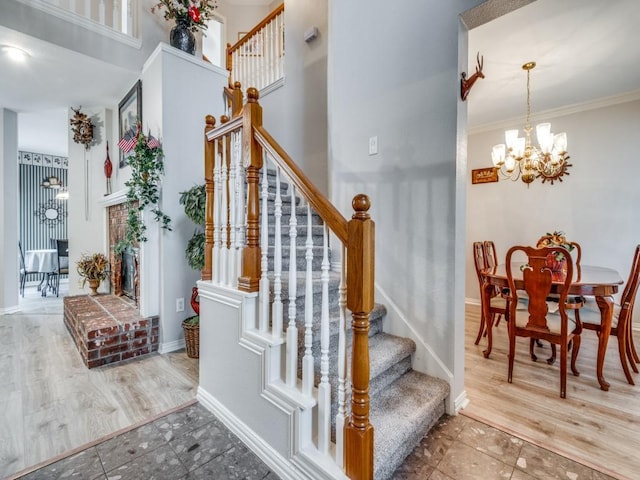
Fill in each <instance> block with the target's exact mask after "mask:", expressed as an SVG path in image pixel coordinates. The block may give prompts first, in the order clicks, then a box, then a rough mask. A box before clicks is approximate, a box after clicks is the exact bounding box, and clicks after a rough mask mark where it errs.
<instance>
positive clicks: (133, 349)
mask: <svg viewBox="0 0 640 480" xmlns="http://www.w3.org/2000/svg"><path fill="white" fill-rule="evenodd" d="M64 323H65V325H66V326H67V329H68V330H69V333H71V336H72V337H73V340H74V342H75V344H76V347H77V348H78V351H79V352H80V355H81V356H82V360H83V361H84V364H85V365H86V366H87V368H94V367H99V366H102V365H106V364H109V363H115V362H119V361H122V360H127V359H129V358H133V357H137V356H140V355H145V354H148V353H151V352H154V351H156V350H157V349H158V317H149V318H144V317H141V316H140V314H139V312H138V310H137V309H136V308H135V305H133V304H132V303H130V302H129V301H128V300H125V299H123V298H121V297H116V296H115V295H96V296H89V295H78V296H73V297H65V298H64Z"/></svg>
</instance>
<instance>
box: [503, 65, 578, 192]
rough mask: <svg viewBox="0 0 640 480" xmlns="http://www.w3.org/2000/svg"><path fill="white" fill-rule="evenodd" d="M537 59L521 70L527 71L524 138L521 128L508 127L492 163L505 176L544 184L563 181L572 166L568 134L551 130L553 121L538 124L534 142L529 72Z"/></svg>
mask: <svg viewBox="0 0 640 480" xmlns="http://www.w3.org/2000/svg"><path fill="white" fill-rule="evenodd" d="M535 66H536V62H527V63H525V64H524V65H523V66H522V69H523V70H525V71H526V72H527V122H526V124H525V127H524V137H518V130H507V131H506V132H505V142H506V144H504V143H502V144H500V145H494V147H493V150H492V151H491V160H492V161H493V166H494V167H495V168H496V170H497V171H498V172H499V173H500V175H501V176H502V177H504V178H508V179H511V180H513V181H516V180H518V178H521V179H522V181H523V182H524V183H526V184H527V185H529V184H530V183H531V182H533V181H534V180H535V179H536V178H541V179H542V183H545V182H546V181H547V180H549V181H550V182H551V184H552V185H553V182H554V181H555V180H559V181H562V176H563V175H565V174H566V175H569V172H567V169H568V168H569V167H570V166H571V164H570V163H567V160H568V159H569V155H568V154H567V134H566V133H564V132H563V133H558V134H556V135H554V134H553V133H551V124H550V123H541V124H539V125H537V126H536V137H537V138H538V145H539V147H536V146H534V145H531V123H530V117H531V90H530V75H531V70H532V69H533V68H534V67H535Z"/></svg>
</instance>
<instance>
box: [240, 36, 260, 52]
mask: <svg viewBox="0 0 640 480" xmlns="http://www.w3.org/2000/svg"><path fill="white" fill-rule="evenodd" d="M247 33H249V32H238V40H240V39H242V37H244V36H245V35H246V34H247ZM240 55H242V56H246V57H260V56H262V32H260V33H257V34H255V35H254V36H253V37H251V39H250V40H249V41H248V42H246V43H244V44H243V45H242V46H241V47H240Z"/></svg>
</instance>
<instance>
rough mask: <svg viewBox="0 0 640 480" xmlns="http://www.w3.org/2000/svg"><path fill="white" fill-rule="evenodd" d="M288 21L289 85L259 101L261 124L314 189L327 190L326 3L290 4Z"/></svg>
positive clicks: (286, 67)
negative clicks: (310, 36) (309, 34)
mask: <svg viewBox="0 0 640 480" xmlns="http://www.w3.org/2000/svg"><path fill="white" fill-rule="evenodd" d="M284 21H285V25H286V27H285V31H284V35H285V41H284V42H285V45H286V52H285V62H284V73H285V79H284V82H285V83H284V87H283V88H280V89H278V90H276V91H274V92H272V93H269V94H268V95H266V96H264V98H262V99H261V100H260V103H261V104H262V106H263V108H264V112H263V124H264V126H265V128H266V129H267V130H268V131H269V133H271V135H273V137H274V138H275V139H276V141H277V142H278V143H279V144H280V145H282V147H284V149H285V150H286V151H287V153H288V154H289V155H290V156H291V157H292V158H293V159H294V160H295V162H296V163H297V164H298V166H299V167H300V168H302V170H303V171H304V173H305V174H306V175H307V176H308V177H309V178H310V179H311V180H312V181H313V182H314V184H315V185H316V187H318V188H319V189H320V191H321V192H323V193H324V194H328V169H327V48H328V12H327V3H326V2H318V1H317V0H300V1H296V2H288V3H287V4H286V6H285V11H284ZM314 26H315V27H317V28H318V31H319V35H318V37H317V38H316V39H315V40H313V41H312V42H310V43H306V42H305V41H304V32H305V31H307V30H309V29H310V28H311V27H314ZM243 88H244V86H243Z"/></svg>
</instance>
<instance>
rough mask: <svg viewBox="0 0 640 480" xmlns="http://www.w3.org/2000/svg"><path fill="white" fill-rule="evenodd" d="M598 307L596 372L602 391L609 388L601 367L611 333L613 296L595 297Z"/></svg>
mask: <svg viewBox="0 0 640 480" xmlns="http://www.w3.org/2000/svg"><path fill="white" fill-rule="evenodd" d="M596 302H597V304H598V308H599V309H600V317H601V320H600V335H598V361H597V364H596V373H597V375H598V383H600V388H601V389H602V390H604V391H607V390H609V383H608V382H607V381H606V380H605V379H604V373H603V371H602V370H603V367H604V357H605V355H606V353H607V344H608V343H609V335H610V334H611V321H612V320H613V297H596Z"/></svg>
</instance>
